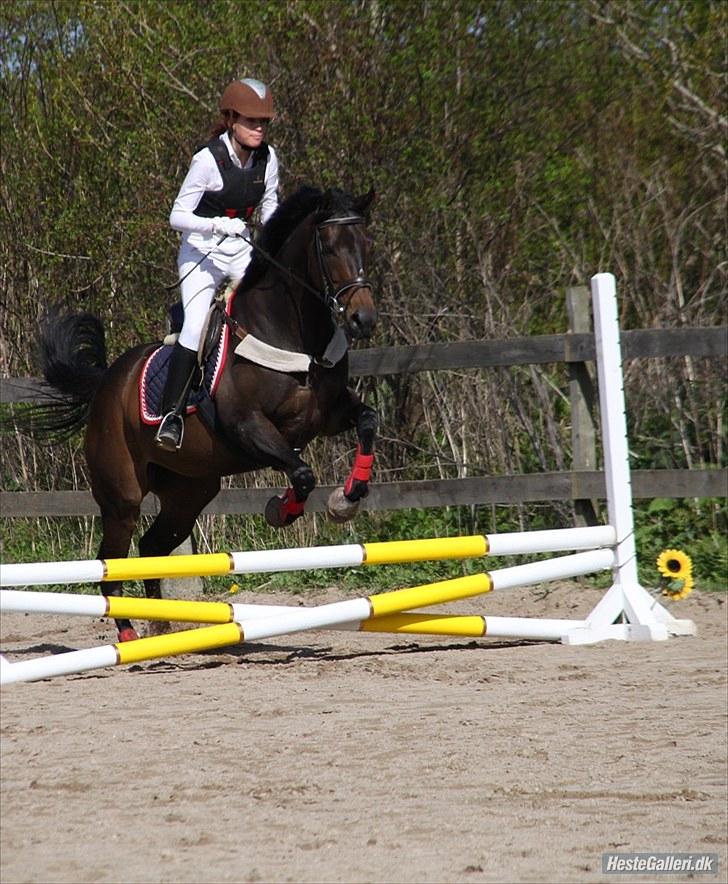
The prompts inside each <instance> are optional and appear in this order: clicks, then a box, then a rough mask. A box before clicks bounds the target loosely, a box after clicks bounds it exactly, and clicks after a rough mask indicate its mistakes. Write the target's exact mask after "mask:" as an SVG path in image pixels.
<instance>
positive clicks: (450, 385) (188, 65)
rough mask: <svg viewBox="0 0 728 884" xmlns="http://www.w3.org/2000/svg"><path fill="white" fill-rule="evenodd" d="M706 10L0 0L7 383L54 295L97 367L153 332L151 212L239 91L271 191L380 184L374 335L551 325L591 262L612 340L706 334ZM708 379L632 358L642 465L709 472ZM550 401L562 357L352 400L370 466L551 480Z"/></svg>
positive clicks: (156, 261) (162, 232)
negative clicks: (367, 432) (611, 280)
mask: <svg viewBox="0 0 728 884" xmlns="http://www.w3.org/2000/svg"><path fill="white" fill-rule="evenodd" d="M727 9H728V7H727V6H726V4H723V3H721V2H718V0H672V2H669V3H664V2H658V0H640V2H635V0H618V2H617V0H614V2H613V0H559V2H556V0H486V2H483V0H387V2H385V0H340V2H331V0H247V2H246V3H245V4H240V3H238V2H236V0H219V2H215V3H213V2H209V0H174V2H172V0H145V2H133V0H6V2H5V3H4V4H2V5H1V6H0V40H1V41H2V52H0V88H1V89H2V106H1V108H0V126H1V133H2V157H1V160H0V161H1V162H2V172H3V175H2V183H1V184H0V196H1V199H2V212H1V215H0V226H1V228H2V237H1V240H0V250H1V253H2V262H1V266H2V271H1V272H2V287H3V292H4V301H5V309H4V311H3V317H2V337H1V339H0V363H1V367H2V371H3V373H4V374H6V375H17V374H24V373H29V374H32V373H33V371H34V367H33V352H32V347H31V346H29V343H28V341H29V340H30V339H31V336H30V335H28V330H29V324H30V327H31V328H32V327H33V326H34V324H35V321H36V319H37V318H38V317H39V316H40V315H41V313H42V312H43V311H44V309H45V307H46V305H47V303H48V302H49V301H54V302H58V303H61V304H64V303H65V304H66V305H69V306H72V307H77V306H79V307H83V308H84V309H90V310H91V311H92V312H95V313H97V314H98V315H99V316H100V317H101V318H102V319H103V321H104V323H105V325H106V327H107V329H108V336H109V346H110V350H111V352H112V354H114V355H116V354H118V353H120V352H121V351H122V350H123V349H124V348H126V347H127V346H130V345H132V344H134V343H137V342H138V341H139V340H142V339H154V338H157V337H158V336H159V334H160V333H161V331H162V329H163V325H164V313H165V308H166V306H167V304H168V303H169V302H170V301H171V300H172V298H173V295H172V292H171V291H170V290H169V289H168V287H169V286H171V285H172V284H173V283H174V280H175V252H176V245H177V240H176V235H175V234H174V233H173V232H172V231H171V230H170V229H169V227H168V224H167V218H168V213H169V209H170V207H171V204H172V201H173V199H174V195H175V193H176V191H177V188H178V186H179V184H180V182H181V180H182V177H183V175H184V173H185V170H186V168H187V165H188V162H189V159H190V156H191V154H192V152H193V150H194V149H195V147H196V146H197V145H198V144H199V143H201V142H202V141H203V140H204V139H205V136H206V133H207V130H208V129H209V127H210V125H211V124H212V123H213V122H214V120H215V117H216V102H217V99H218V97H219V95H220V93H221V90H222V88H223V87H224V85H225V84H226V83H227V82H228V81H229V80H230V79H231V78H232V77H234V76H238V75H240V76H245V75H252V76H256V77H259V78H261V79H263V80H265V81H267V82H269V83H270V84H271V85H272V88H273V90H274V94H275V97H276V101H277V107H278V117H277V119H276V121H275V122H274V124H273V126H272V128H271V132H270V138H271V141H272V142H273V143H274V144H275V145H276V147H277V149H278V152H279V155H280V158H281V161H282V187H283V190H284V192H290V191H291V190H292V189H293V188H295V187H296V186H297V185H299V184H301V183H304V182H308V183H313V184H316V185H330V184H337V185H341V186H344V187H346V188H349V189H353V190H356V191H363V190H365V189H366V188H368V187H369V186H373V187H374V188H375V189H376V191H377V203H376V209H375V222H374V226H375V234H376V239H377V252H376V268H375V277H376V280H377V282H378V291H377V297H378V302H379V305H380V307H381V312H382V316H383V319H384V321H383V322H382V324H381V327H380V331H379V333H378V338H377V340H376V341H375V343H377V344H381V345H384V344H397V343H419V342H425V341H436V340H437V341H443V340H445V341H447V340H457V339H465V338H483V337H486V338H487V337H494V338H496V337H507V336H514V335H527V334H536V333H548V332H558V331H563V330H564V328H565V323H566V317H565V308H564V303H563V297H562V292H563V290H564V287H565V286H567V285H573V284H583V283H586V282H587V281H588V279H589V277H590V276H591V275H592V274H593V273H594V272H597V271H600V270H611V271H613V272H614V273H615V274H616V275H617V277H618V287H619V292H620V295H621V305H622V313H623V317H622V318H623V323H624V325H625V326H626V327H649V326H675V325H713V324H718V323H719V322H721V321H724V316H723V311H724V309H725V307H724V305H725V295H726V261H725V252H724V248H725V242H726V229H725V217H726V214H725V212H726V205H725V201H726V156H725V142H726V130H727V128H728V122H727V121H726V117H725V85H726V74H725V42H726V41H725V38H726V30H727V29H726V22H727V18H728V13H727V11H726V10H727ZM719 385H720V376H719V373H718V368H717V366H714V365H710V364H703V363H700V362H695V361H693V360H689V359H683V360H675V361H674V362H673V363H671V364H669V365H668V364H666V363H660V364H658V363H657V362H650V363H649V364H648V365H645V364H644V363H635V364H633V369H632V370H631V372H630V374H629V376H628V395H629V398H630V406H631V407H630V420H631V421H632V423H633V427H632V428H631V429H632V431H633V435H634V438H636V439H639V449H640V452H641V454H642V459H643V462H644V464H648V463H655V464H658V465H661V466H668V465H678V466H686V465H700V464H703V465H710V464H717V463H719V462H720V461H721V459H722V457H723V455H724V452H723V449H722V431H721V413H720V402H719V400H720V397H719V396H716V391H717V390H718V389H719ZM563 386H564V376H563V374H562V373H561V370H560V369H557V368H553V369H549V370H548V371H545V372H535V371H525V370H524V371H523V372H520V373H519V372H507V373H505V372H504V373H501V372H489V373H485V372H484V373H474V372H469V373H460V374H456V373H450V374H447V375H440V376H439V377H434V376H433V377H431V376H429V375H425V376H418V377H410V378H404V377H399V378H390V379H386V380H384V381H382V382H380V383H379V384H377V385H376V386H375V385H373V384H372V385H370V387H371V389H370V393H369V395H370V397H371V398H372V399H373V400H374V404H376V405H377V406H378V407H379V409H380V411H381V412H382V414H383V416H384V430H385V432H384V436H385V441H384V442H383V444H382V446H380V455H381V459H380V462H381V464H382V468H383V469H386V470H389V471H390V475H392V476H396V475H403V474H405V473H406V474H407V475H412V476H415V477H417V476H420V477H424V476H426V475H447V476H450V475H464V474H466V473H469V474H477V473H480V474H492V473H503V472H519V471H527V470H529V469H558V468H560V467H563V466H565V465H567V464H568V462H569V452H568V449H569V444H570V443H569V437H568V413H565V410H564V408H563V397H562V396H560V395H559V394H558V393H555V392H554V391H555V390H558V388H560V387H561V388H563ZM494 430H495V432H494ZM547 439H548V440H550V442H549V444H548V445H547V444H546V442H545V440H547ZM551 443H554V444H551ZM336 450H337V451H338V450H339V449H336ZM337 457H338V458H339V461H340V459H341V454H340V453H339V454H338V455H331V453H330V452H329V451H328V449H327V453H326V455H325V456H324V457H322V459H321V463H320V464H319V467H320V472H321V473H322V476H323V478H324V479H325V480H327V479H330V478H331V477H330V476H328V475H327V469H328V466H327V465H328V464H330V463H334V464H336V463H338V462H339V461H337ZM382 475H386V473H383V474H382Z"/></svg>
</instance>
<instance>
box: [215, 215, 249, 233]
mask: <svg viewBox="0 0 728 884" xmlns="http://www.w3.org/2000/svg"><path fill="white" fill-rule="evenodd" d="M212 232H213V234H214V235H215V236H243V235H244V234H245V233H246V232H247V228H246V226H245V222H244V221H242V220H241V219H240V218H224V217H221V218H213V219H212Z"/></svg>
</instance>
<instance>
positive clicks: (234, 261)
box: [177, 239, 253, 351]
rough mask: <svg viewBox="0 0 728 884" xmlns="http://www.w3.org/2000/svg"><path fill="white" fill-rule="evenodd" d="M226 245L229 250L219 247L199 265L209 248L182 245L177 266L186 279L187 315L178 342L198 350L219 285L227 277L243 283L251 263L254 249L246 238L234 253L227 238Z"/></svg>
mask: <svg viewBox="0 0 728 884" xmlns="http://www.w3.org/2000/svg"><path fill="white" fill-rule="evenodd" d="M224 245H225V246H227V249H225V250H224V251H223V250H222V249H216V250H215V251H214V252H212V254H210V255H208V256H207V257H206V258H204V260H203V261H202V262H201V263H199V264H198V261H200V258H202V256H203V255H205V254H206V251H208V250H207V249H206V250H205V251H200V249H198V248H196V247H195V246H193V245H191V244H190V243H189V242H187V241H184V242H183V243H182V245H181V247H180V250H179V257H178V259H177V267H178V269H179V275H180V279H182V282H181V283H180V292H181V294H182V306H183V307H184V311H185V318H184V324H183V326H182V331H181V332H180V335H179V339H178V342H179V343H180V344H181V345H182V346H183V347H186V348H187V349H188V350H194V351H197V348H198V346H199V343H200V336H201V334H202V328H203V326H204V324H205V317H206V316H207V312H208V310H209V309H210V304H211V303H212V299H213V298H214V296H215V292H216V291H217V289H218V286H219V285H220V284H221V283H222V281H223V280H224V279H230V280H232V281H233V282H235V283H237V282H239V281H240V279H241V278H242V276H243V274H244V273H245V269H246V267H247V266H248V264H249V263H250V259H251V256H252V252H253V249H252V246H250V245H249V244H248V243H247V242H245V240H243V239H236V240H235V246H237V248H236V250H235V252H234V253H233V254H230V253H229V251H228V250H229V249H230V246H229V245H228V241H227V240H226V241H225V243H224ZM226 252H228V253H226ZM196 264H197V266H196V267H195V265H196ZM188 274H189V275H188ZM183 277H184V278H183Z"/></svg>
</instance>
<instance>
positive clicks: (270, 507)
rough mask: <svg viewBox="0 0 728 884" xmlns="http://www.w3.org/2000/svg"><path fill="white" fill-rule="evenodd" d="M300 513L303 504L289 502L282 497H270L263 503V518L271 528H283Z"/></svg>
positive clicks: (300, 514) (301, 512)
mask: <svg viewBox="0 0 728 884" xmlns="http://www.w3.org/2000/svg"><path fill="white" fill-rule="evenodd" d="M302 515H303V504H300V503H291V502H289V501H287V500H285V499H284V498H282V497H277V496H276V497H271V499H270V500H269V501H268V503H267V504H266V505H265V511H264V516H265V520H266V522H267V523H268V524H269V525H270V526H271V527H272V528H285V527H286V526H287V525H290V524H291V523H292V522H295V521H296V519H297V518H298V517H299V516H302Z"/></svg>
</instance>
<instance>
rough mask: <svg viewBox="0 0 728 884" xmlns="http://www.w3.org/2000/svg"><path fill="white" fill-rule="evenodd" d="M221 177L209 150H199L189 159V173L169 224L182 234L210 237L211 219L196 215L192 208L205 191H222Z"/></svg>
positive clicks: (197, 203) (195, 206)
mask: <svg viewBox="0 0 728 884" xmlns="http://www.w3.org/2000/svg"><path fill="white" fill-rule="evenodd" d="M221 189H222V178H221V177H220V173H219V172H218V170H217V168H216V166H215V160H214V158H213V156H212V154H211V153H210V151H209V150H201V151H199V152H198V153H196V154H195V155H194V156H193V157H192V162H191V163H190V168H189V171H188V172H187V175H186V177H185V180H184V181H183V182H182V186H181V187H180V189H179V193H178V194H177V199H176V200H175V201H174V205H173V206H172V211H171V213H170V216H169V224H170V227H172V228H173V229H174V230H179V231H180V232H182V233H202V234H204V235H205V236H211V235H212V232H213V219H212V218H202V217H200V216H199V215H195V209H196V208H197V206H198V205H199V203H200V200H201V199H202V195H203V194H204V193H205V191H206V190H221Z"/></svg>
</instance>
